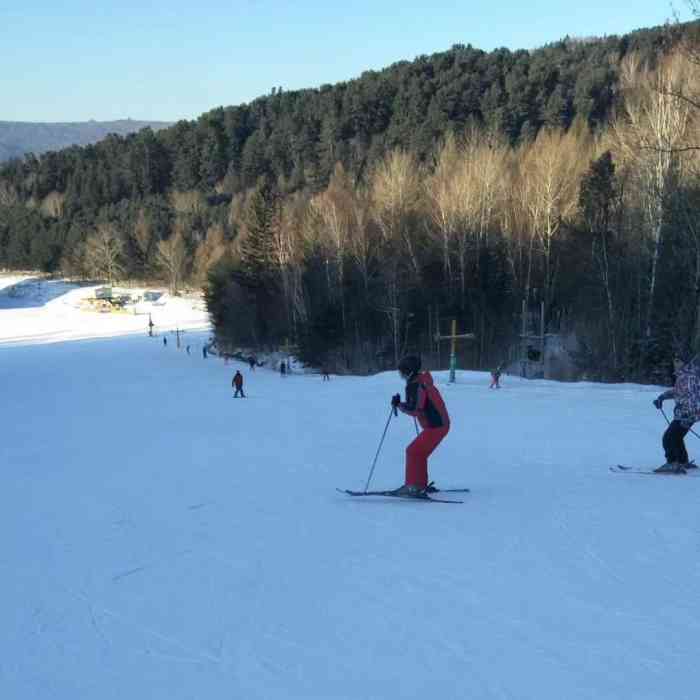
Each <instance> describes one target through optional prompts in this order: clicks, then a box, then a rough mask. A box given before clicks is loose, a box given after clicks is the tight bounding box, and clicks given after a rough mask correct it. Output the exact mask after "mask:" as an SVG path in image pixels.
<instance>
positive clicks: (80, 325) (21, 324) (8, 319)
mask: <svg viewBox="0 0 700 700" xmlns="http://www.w3.org/2000/svg"><path fill="white" fill-rule="evenodd" d="M97 286H99V285H96V286H88V287H83V286H78V285H76V284H72V283H68V282H64V281H62V280H48V279H44V278H41V277H32V276H27V275H0V344H5V343H19V344H22V345H25V344H28V343H54V342H58V341H64V340H78V339H85V338H97V337H110V336H117V335H127V334H133V333H137V334H143V333H146V332H147V331H148V318H149V313H150V315H151V318H152V320H153V323H154V324H155V325H154V332H156V333H158V332H163V331H167V330H173V329H176V328H180V329H181V330H182V329H204V328H207V327H208V326H209V317H208V314H207V313H206V311H205V309H204V306H203V303H202V301H201V300H197V299H192V298H187V297H171V296H169V295H167V294H165V295H164V297H163V298H162V299H161V300H159V301H157V302H154V303H144V302H141V303H139V304H137V305H135V306H130V307H127V310H126V311H125V312H124V313H118V314H117V313H99V312H97V311H88V310H86V309H85V308H84V306H83V305H81V302H82V301H83V300H84V299H86V298H87V297H91V296H94V293H95V289H96V288H97Z"/></svg>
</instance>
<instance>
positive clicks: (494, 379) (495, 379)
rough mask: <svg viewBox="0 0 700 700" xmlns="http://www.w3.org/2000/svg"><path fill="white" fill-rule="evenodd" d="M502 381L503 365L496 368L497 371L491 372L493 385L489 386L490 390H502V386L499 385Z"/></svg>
mask: <svg viewBox="0 0 700 700" xmlns="http://www.w3.org/2000/svg"><path fill="white" fill-rule="evenodd" d="M500 380H501V365H499V366H498V367H496V369H494V370H493V371H492V372H491V384H490V385H489V389H500V388H501V385H500V383H499V382H500Z"/></svg>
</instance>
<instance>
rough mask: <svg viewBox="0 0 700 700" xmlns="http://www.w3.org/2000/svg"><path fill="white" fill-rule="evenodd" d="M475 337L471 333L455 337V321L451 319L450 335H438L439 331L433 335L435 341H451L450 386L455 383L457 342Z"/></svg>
mask: <svg viewBox="0 0 700 700" xmlns="http://www.w3.org/2000/svg"><path fill="white" fill-rule="evenodd" d="M474 338H476V336H475V335H474V334H473V333H462V334H461V335H457V319H456V318H453V319H452V333H451V334H450V335H440V331H439V330H438V332H437V333H436V334H435V341H436V342H439V341H441V340H451V341H452V346H451V349H450V384H454V383H455V370H456V369H457V341H458V340H474Z"/></svg>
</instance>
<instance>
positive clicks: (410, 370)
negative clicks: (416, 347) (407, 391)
mask: <svg viewBox="0 0 700 700" xmlns="http://www.w3.org/2000/svg"><path fill="white" fill-rule="evenodd" d="M420 368H421V361H420V357H419V356H418V355H406V357H402V358H401V361H400V362H399V367H398V369H399V372H401V374H402V375H403V376H404V377H407V378H409V379H410V378H411V377H413V376H415V375H416V374H418V372H420Z"/></svg>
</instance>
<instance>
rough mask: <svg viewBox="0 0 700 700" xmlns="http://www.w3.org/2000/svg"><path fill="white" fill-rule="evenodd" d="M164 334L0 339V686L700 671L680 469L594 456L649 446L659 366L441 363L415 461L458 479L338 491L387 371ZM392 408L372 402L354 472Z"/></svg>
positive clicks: (459, 681)
mask: <svg viewBox="0 0 700 700" xmlns="http://www.w3.org/2000/svg"><path fill="white" fill-rule="evenodd" d="M60 298H61V297H57V299H60ZM57 299H56V300H54V301H57ZM12 313H15V314H16V313H17V310H12V309H9V310H8V309H2V310H0V328H2V333H3V337H13V338H16V337H17V336H18V335H20V334H18V333H14V334H13V333H12V329H10V330H7V328H8V325H9V326H11V325H12V323H13V322H14V321H13V318H11V316H9V315H8V314H12ZM16 318H17V317H16V316H15V318H14V320H16ZM52 323H56V322H55V321H52ZM3 324H5V325H3ZM48 326H51V323H48ZM15 330H16V329H15ZM82 330H83V332H84V333H85V334H86V335H87V334H88V333H89V330H90V329H82ZM98 330H100V331H101V330H104V329H98ZM121 330H122V329H117V331H121ZM32 332H33V333H34V335H35V336H36V337H38V338H41V337H43V336H42V334H43V333H45V332H46V325H44V326H41V325H35V326H33V327H30V326H26V327H25V330H24V331H23V333H24V335H25V336H31V333H32ZM63 332H66V331H65V330H64V331H63ZM96 334H97V333H96ZM170 337H171V338H172V336H170ZM186 337H187V338H188V342H189V343H191V344H192V347H193V351H192V354H191V355H189V356H188V355H187V354H186V352H185V351H184V346H183V349H181V350H180V351H178V350H177V349H176V348H175V347H174V343H172V342H171V343H169V345H168V347H167V348H166V347H164V346H163V344H162V342H161V339H159V338H155V339H149V338H147V337H144V336H143V334H141V335H139V336H127V337H121V338H109V339H95V340H89V341H88V340H82V341H73V342H58V343H53V344H42V343H35V342H34V341H33V340H31V338H29V339H28V340H27V341H25V342H26V343H27V344H21V343H20V342H17V341H16V340H15V341H13V343H10V344H0V386H1V387H2V401H1V402H0V421H1V423H0V424H1V425H2V432H1V435H2V439H1V440H0V465H1V466H2V489H0V532H1V533H2V547H1V548H0V552H1V555H0V556H1V559H0V561H1V562H2V571H1V574H2V575H1V576H0V618H1V619H2V633H0V698H3V699H5V698H7V699H9V700H44V699H49V698H51V699H52V700H76V699H78V698H86V699H99V700H124V699H126V698H129V699H132V698H133V699H137V698H148V699H149V700H180V699H182V700H185V699H188V700H192V699H202V700H205V699H206V700H209V699H219V698H221V699H224V698H227V699H229V698H242V699H244V700H258V699H260V700H270V699H287V698H295V699H296V698H299V699H302V698H304V699H306V698H318V699H319V700H321V699H324V700H325V699H331V698H332V699H343V700H360V699H362V700H366V699H370V698H371V699H375V698H376V699H384V698H427V697H430V698H439V699H442V698H445V699H453V698H454V699H455V700H457V699H461V698H474V699H477V700H491V699H493V700H504V699H527V700H530V699H532V700H549V699H552V700H562V699H567V700H579V699H580V700H584V699H585V700H590V699H596V700H626V699H629V700H642V699H649V700H651V699H653V700H662V699H667V698H668V699H670V698H673V699H674V700H681V699H688V700H689V699H691V698H695V697H697V692H698V691H697V673H696V666H695V661H696V657H697V649H696V646H697V640H698V638H699V637H700V634H699V633H700V629H699V628H700V594H699V593H698V587H699V584H700V559H699V558H698V549H699V545H700V508H699V505H700V478H695V477H694V476H687V477H649V476H634V475H615V474H611V473H610V472H609V471H608V465H610V464H614V463H616V462H624V463H632V464H637V463H638V464H644V465H654V464H658V463H660V462H661V461H662V454H661V452H660V448H659V441H660V435H661V432H662V431H663V428H664V422H663V418H662V417H661V416H660V414H659V413H658V412H657V411H656V410H655V409H654V408H653V407H652V406H651V400H652V399H653V398H654V397H655V396H656V394H657V391H658V388H654V387H642V386H635V385H618V386H603V385H593V384H571V385H568V384H557V383H554V382H544V381H540V382H525V381H521V380H518V379H515V378H511V377H504V379H503V384H504V388H503V389H501V390H500V391H490V390H489V389H488V377H487V376H486V375H485V374H483V373H472V372H462V373H459V376H458V380H459V381H458V384H456V385H447V384H445V382H446V379H447V376H446V374H443V373H439V374H438V375H437V379H438V384H439V387H440V389H441V391H443V393H444V396H445V398H446V401H447V404H448V407H449V409H450V412H451V415H452V419H453V428H452V431H451V433H450V435H449V436H448V437H447V439H446V440H445V442H444V443H443V445H442V446H441V447H440V448H439V449H438V451H437V452H436V453H435V455H434V457H433V459H432V461H431V477H432V478H434V479H435V480H436V481H437V482H438V484H439V485H443V486H463V485H465V486H469V487H470V488H471V489H472V491H471V493H470V494H467V495H466V496H465V503H464V505H460V506H454V505H442V504H431V503H423V502H412V501H406V500H398V499H391V500H389V499H381V498H377V499H369V498H368V499H352V498H350V497H345V496H343V495H341V494H338V493H337V492H336V491H335V488H336V487H338V486H340V487H347V488H362V487H364V483H365V480H366V478H367V475H368V473H369V467H370V464H371V460H372V457H373V456H374V452H375V450H376V447H377V442H378V440H379V437H380V435H381V432H382V429H383V428H384V424H385V422H386V420H387V417H388V414H389V406H388V402H389V398H390V397H391V395H392V393H394V392H396V391H398V390H400V388H401V382H400V380H399V378H398V375H397V374H396V373H394V372H391V373H386V374H382V375H379V376H375V377H369V378H349V377H348V378H339V377H333V378H332V380H331V381H330V382H322V380H321V378H320V377H319V376H315V375H292V376H290V377H287V378H281V377H280V376H279V374H278V373H276V372H273V371H269V370H266V369H258V370H257V371H255V372H254V373H253V372H250V371H249V370H248V368H247V367H243V366H241V365H239V364H237V363H232V364H230V365H228V366H226V365H224V363H223V362H222V361H221V360H219V359H218V358H215V357H210V358H209V359H207V360H204V359H203V358H202V355H201V343H202V342H203V341H204V339H205V337H206V334H205V333H204V332H202V333H200V334H199V335H197V333H195V332H193V331H190V332H189V333H188V334H187V336H186ZM236 369H241V371H242V372H243V374H244V376H245V382H246V383H245V387H244V388H245V390H246V392H247V393H248V395H249V397H250V398H248V399H245V400H243V399H233V398H232V390H231V388H230V382H231V377H232V375H233V373H234V371H235V370H236ZM412 434H414V428H413V424H412V422H411V421H410V420H409V419H407V418H406V417H405V416H400V417H399V418H398V419H393V420H392V423H391V425H390V427H389V430H388V434H387V439H386V443H385V447H384V450H383V452H382V454H381V456H380V459H379V462H378V465H377V469H376V472H375V477H374V480H373V483H372V486H373V487H377V488H382V487H392V486H397V485H399V484H400V483H401V481H402V476H403V451H404V448H405V445H406V444H407V442H408V441H409V440H410V439H411V436H412ZM687 443H688V447H689V450H690V452H691V455H693V454H695V455H698V453H699V452H700V449H699V448H700V445H699V444H698V441H697V438H695V437H693V436H692V435H691V436H688V439H687Z"/></svg>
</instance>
